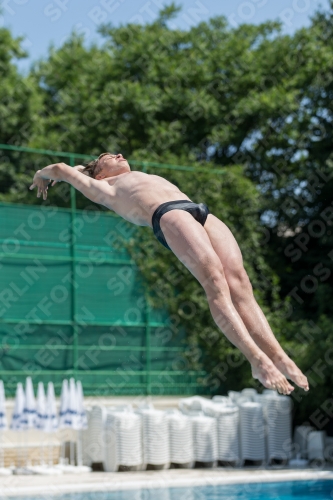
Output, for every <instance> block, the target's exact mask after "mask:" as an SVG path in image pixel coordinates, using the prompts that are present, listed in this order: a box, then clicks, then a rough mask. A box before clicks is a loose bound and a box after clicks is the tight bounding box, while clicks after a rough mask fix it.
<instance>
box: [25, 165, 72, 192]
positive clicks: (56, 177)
mask: <svg viewBox="0 0 333 500" xmlns="http://www.w3.org/2000/svg"><path fill="white" fill-rule="evenodd" d="M66 168H68V165H66V163H55V164H53V165H48V166H47V167H45V168H43V169H42V170H38V171H37V172H36V173H35V176H34V179H33V181H32V184H31V186H30V189H34V188H35V187H36V188H37V198H40V197H41V195H43V200H46V199H47V190H48V185H49V184H50V182H51V181H57V182H59V181H61V180H62V178H63V174H64V170H65V169H66Z"/></svg>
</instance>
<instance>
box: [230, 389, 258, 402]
mask: <svg viewBox="0 0 333 500" xmlns="http://www.w3.org/2000/svg"><path fill="white" fill-rule="evenodd" d="M228 396H229V399H230V400H231V402H232V403H233V404H235V405H238V406H241V405H242V404H243V403H247V402H250V401H253V394H246V393H245V394H242V393H241V392H237V391H229V392H228Z"/></svg>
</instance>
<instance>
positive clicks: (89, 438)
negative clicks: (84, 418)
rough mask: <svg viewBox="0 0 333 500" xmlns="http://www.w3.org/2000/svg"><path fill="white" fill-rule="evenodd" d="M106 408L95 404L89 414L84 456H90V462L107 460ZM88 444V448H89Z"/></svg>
mask: <svg viewBox="0 0 333 500" xmlns="http://www.w3.org/2000/svg"><path fill="white" fill-rule="evenodd" d="M106 416H107V412H106V408H105V407H104V406H97V405H96V406H93V407H92V408H91V411H90V412H89V415H88V430H87V433H86V435H85V438H84V439H85V443H86V446H85V448H86V449H85V451H84V456H85V457H87V455H88V456H89V460H90V464H87V465H91V464H93V463H102V464H103V465H104V462H105V435H104V426H105V422H106ZM87 446H88V448H87Z"/></svg>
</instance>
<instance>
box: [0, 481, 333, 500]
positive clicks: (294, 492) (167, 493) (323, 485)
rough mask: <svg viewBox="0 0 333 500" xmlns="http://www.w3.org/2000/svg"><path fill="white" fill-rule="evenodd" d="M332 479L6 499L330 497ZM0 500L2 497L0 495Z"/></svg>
mask: <svg viewBox="0 0 333 500" xmlns="http://www.w3.org/2000/svg"><path fill="white" fill-rule="evenodd" d="M332 498H333V481H294V482H285V483H253V484H251V483H249V484H237V485H227V486H224V485H218V486H195V487H193V488H159V489H151V490H128V491H117V492H110V493H105V492H103V493H102V492H95V493H72V494H67V495H50V493H45V496H44V495H42V496H37V495H33V496H30V497H26V496H25V497H15V498H14V497H10V500H43V499H45V500H53V499H54V500H218V499H219V500H220V499H222V500H271V499H274V500H295V499H297V500H332ZM0 500H4V497H2V496H0Z"/></svg>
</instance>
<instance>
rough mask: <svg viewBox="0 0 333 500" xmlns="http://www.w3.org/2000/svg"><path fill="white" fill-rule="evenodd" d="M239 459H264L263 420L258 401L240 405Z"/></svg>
mask: <svg viewBox="0 0 333 500" xmlns="http://www.w3.org/2000/svg"><path fill="white" fill-rule="evenodd" d="M240 438H241V439H240V441H241V447H240V448H241V460H242V462H244V461H245V460H252V461H265V459H266V453H265V421H264V414H263V408H262V405H261V404H260V403H255V402H246V403H243V404H241V405H240Z"/></svg>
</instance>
